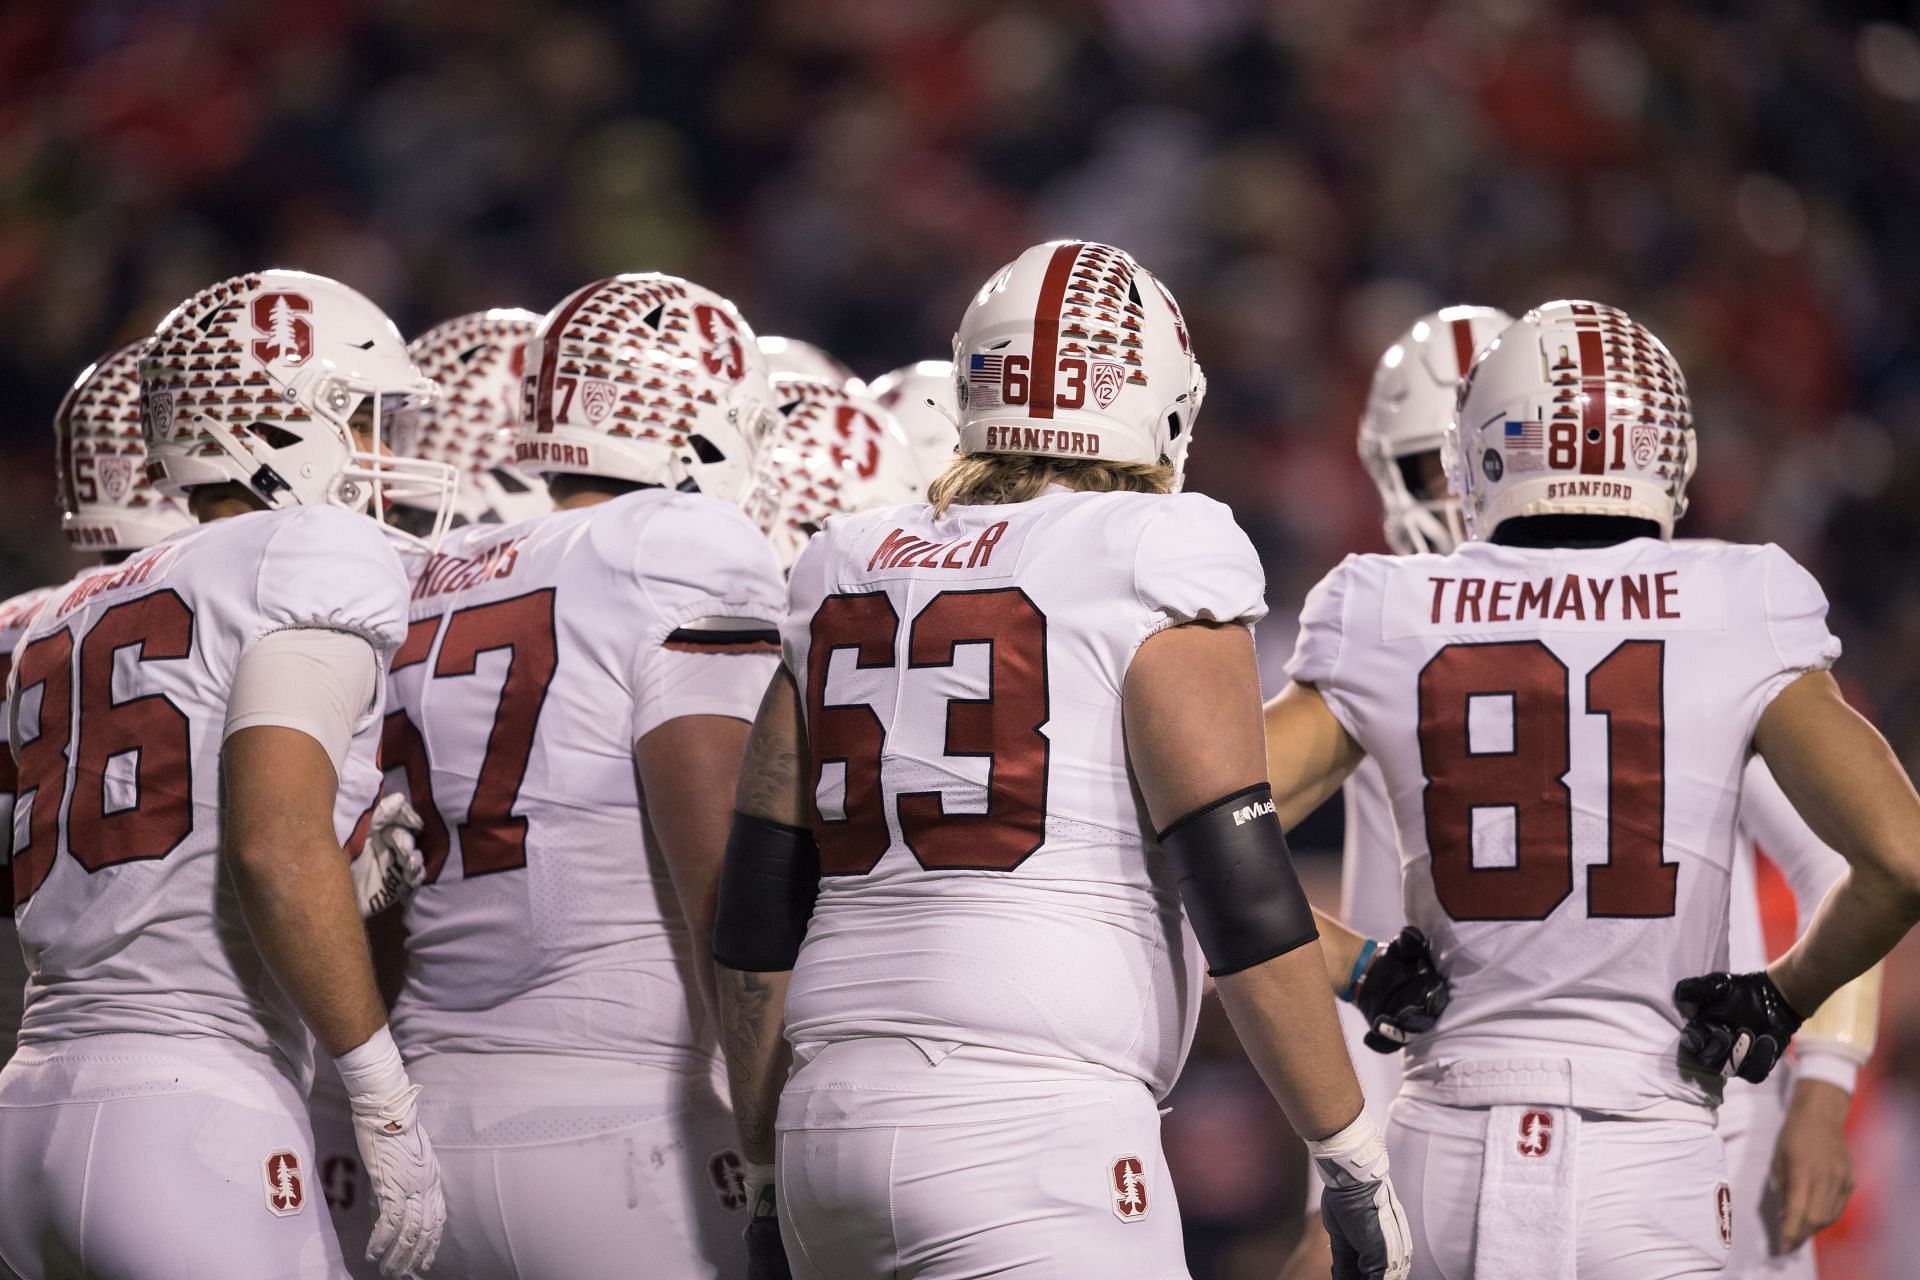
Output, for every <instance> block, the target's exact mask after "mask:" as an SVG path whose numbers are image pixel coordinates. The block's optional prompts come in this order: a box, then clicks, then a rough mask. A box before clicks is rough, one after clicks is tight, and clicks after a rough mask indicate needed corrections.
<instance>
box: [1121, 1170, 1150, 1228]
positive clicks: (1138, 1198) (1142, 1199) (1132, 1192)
mask: <svg viewBox="0 0 1920 1280" xmlns="http://www.w3.org/2000/svg"><path fill="white" fill-rule="evenodd" d="M1113 1216H1114V1217H1116V1218H1118V1219H1120V1221H1122V1222H1138V1221H1139V1220H1140V1219H1142V1218H1144V1217H1146V1216H1147V1171H1146V1167H1145V1166H1144V1165H1142V1164H1141V1163H1140V1157H1139V1156H1121V1157H1120V1158H1119V1159H1117V1160H1115V1161H1114V1162H1113Z"/></svg>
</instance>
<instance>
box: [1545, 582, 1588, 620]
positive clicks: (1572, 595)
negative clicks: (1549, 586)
mask: <svg viewBox="0 0 1920 1280" xmlns="http://www.w3.org/2000/svg"><path fill="white" fill-rule="evenodd" d="M1569 613H1571V614H1572V615H1573V616H1574V617H1575V618H1577V619H1579V620H1580V621H1581V622H1585V621H1586V620H1587V599H1586V597H1585V596H1583V595H1581V594H1580V579H1578V578H1568V579H1567V580H1566V581H1565V582H1563V583H1561V584H1560V602H1559V603H1558V604H1556V605H1554V606H1553V617H1554V621H1556V622H1557V621H1559V620H1560V619H1561V618H1564V617H1566V616H1567V615H1568V614H1569Z"/></svg>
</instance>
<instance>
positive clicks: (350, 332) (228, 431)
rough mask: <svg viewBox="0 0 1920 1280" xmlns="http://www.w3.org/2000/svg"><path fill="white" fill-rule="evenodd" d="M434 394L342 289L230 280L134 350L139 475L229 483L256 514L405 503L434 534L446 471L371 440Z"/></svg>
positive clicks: (286, 276) (361, 303)
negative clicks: (143, 462) (427, 519)
mask: <svg viewBox="0 0 1920 1280" xmlns="http://www.w3.org/2000/svg"><path fill="white" fill-rule="evenodd" d="M434 395H435V387H434V384H433V383H432V382H431V381H430V380H429V379H427V378H425V377H422V376H421V374H420V371H419V370H418V369H417V368H415V367H414V364H413V361H412V359H411V358H410V357H409V356H408V354H407V346H406V343H405V342H404V341H402V339H401V337H400V331H399V330H398V329H396V328H395V327H394V325H393V321H391V320H389V319H388V318H387V316H386V313H384V312H383V311H381V310H380V308H379V307H376V306H375V305H374V304H373V303H371V302H369V301H368V300H367V299H366V298H364V297H362V296H361V295H360V294H359V293H357V292H356V291H354V290H353V289H350V288H348V287H347V286H346V285H344V284H341V283H340V282H339V281H337V280H329V279H327V278H326V277H325V276H316V275H311V274H309V273H307V272H305V271H279V270H271V271H260V272H255V273H252V274H250V275H244V276H235V277H233V278H232V279H229V280H222V281H221V282H220V283H218V284H216V285H213V286H211V287H209V288H207V289H204V290H202V291H201V292H199V293H197V294H195V295H194V296H193V297H191V298H189V299H188V300H187V301H185V302H183V303H181V304H180V305H179V306H178V307H176V308H174V310H173V312H172V313H171V314H170V315H168V316H167V318H166V319H165V320H162V321H161V322H160V327H159V328H158V329H157V330H155V331H154V335H153V339H152V341H151V342H149V343H148V344H147V347H146V349H145V350H144V351H143V352H142V353H141V359H140V421H141V427H142V430H143V433H144V435H145V439H146V445H147V475H148V478H149V479H151V480H152V482H153V484H154V486H155V488H157V489H159V490H160V491H161V492H163V493H167V494H175V495H177V494H181V493H184V492H185V491H186V490H188V489H192V488H195V487H197V486H201V485H218V484H238V485H241V486H243V487H244V488H245V489H247V490H248V491H249V492H250V493H251V494H252V495H253V496H254V497H255V498H256V499H257V500H259V501H260V502H261V503H263V504H265V505H266V506H267V507H269V508H277V507H288V506H298V505H313V504H318V503H331V504H333V505H337V506H343V507H347V508H349V509H353V510H365V509H366V508H367V507H368V506H369V504H371V505H372V506H373V507H375V508H376V509H382V510H383V509H384V508H385V506H386V504H387V503H389V502H394V501H398V500H400V499H403V498H405V499H409V500H413V501H417V502H420V503H423V504H425V505H427V506H428V507H429V508H430V509H432V510H434V511H435V513H436V518H435V520H434V522H433V528H434V532H435V534H436V535H437V534H438V533H439V532H441V531H443V530H444V528H445V525H446V521H447V520H448V519H449V518H450V516H451V513H452V496H453V488H454V482H453V473H452V470H451V469H450V468H448V467H446V466H445V465H444V464H441V463H437V462H428V461H423V460H418V459H405V458H397V457H395V456H393V455H392V454H391V453H390V452H388V451H387V450H386V448H385V445H384V443H383V436H384V434H385V432H386V431H387V429H388V427H389V425H390V424H391V422H392V420H393V417H394V415H395V414H397V413H400V412H404V411H405V410H407V409H409V408H412V407H416V406H418V405H420V404H422V403H426V402H431V400H432V399H433V397H434Z"/></svg>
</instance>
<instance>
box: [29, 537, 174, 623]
mask: <svg viewBox="0 0 1920 1280" xmlns="http://www.w3.org/2000/svg"><path fill="white" fill-rule="evenodd" d="M182 545H184V544H183V543H178V542H164V543H162V544H160V545H159V546H157V547H155V548H153V549H152V550H151V551H143V552H141V553H140V554H138V555H135V556H132V557H130V558H129V559H128V560H127V561H126V562H125V563H123V564H119V565H102V566H101V567H100V568H98V569H95V570H93V571H92V572H91V573H85V574H82V575H81V576H80V577H78V578H76V579H74V582H73V585H72V586H71V587H70V588H68V590H67V594H66V595H65V596H64V597H62V598H61V600H60V603H59V606H58V607H57V608H55V609H53V610H52V611H51V613H50V615H49V616H51V617H54V618H64V617H66V616H67V615H68V614H70V613H72V612H73V611H74V610H75V609H78V608H79V607H80V606H81V605H83V604H85V603H86V602H87V601H89V600H91V599H93V598H94V597H95V596H103V595H111V594H112V593H114V592H116V591H126V590H129V589H133V588H138V587H144V586H146V585H147V584H148V583H151V582H157V581H158V580H160V579H164V578H165V577H166V576H167V573H166V570H167V567H170V566H167V561H168V560H169V559H170V558H171V557H172V555H173V553H174V552H175V551H176V550H178V549H179V548H180V547H181V546H182Z"/></svg>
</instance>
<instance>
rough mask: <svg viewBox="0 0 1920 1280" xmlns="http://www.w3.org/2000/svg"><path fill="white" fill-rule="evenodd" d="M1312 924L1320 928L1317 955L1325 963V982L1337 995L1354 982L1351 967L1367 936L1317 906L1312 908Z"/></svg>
mask: <svg viewBox="0 0 1920 1280" xmlns="http://www.w3.org/2000/svg"><path fill="white" fill-rule="evenodd" d="M1313 923H1314V925H1315V927H1317V928H1318V929H1319V930H1320V956H1321V959H1322V960H1323V961H1324V962H1325V966H1326V970H1327V982H1328V984H1329V985H1330V986H1331V987H1332V988H1333V994H1334V995H1335V996H1336V997H1338V996H1340V995H1342V994H1344V993H1345V992H1346V990H1347V988H1348V987H1350V986H1352V985H1353V976H1354V974H1353V970H1354V966H1355V965H1356V964H1357V963H1358V961H1359V959H1360V950H1361V948H1362V947H1364V946H1366V945H1367V939H1366V936H1365V935H1364V934H1358V933H1355V932H1354V931H1353V930H1351V929H1349V928H1347V926H1345V925H1344V924H1341V923H1340V922H1339V921H1338V920H1335V919H1334V918H1333V917H1332V916H1330V915H1328V914H1327V913H1326V912H1324V911H1322V910H1320V908H1318V907H1315V908H1314V909H1313Z"/></svg>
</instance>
